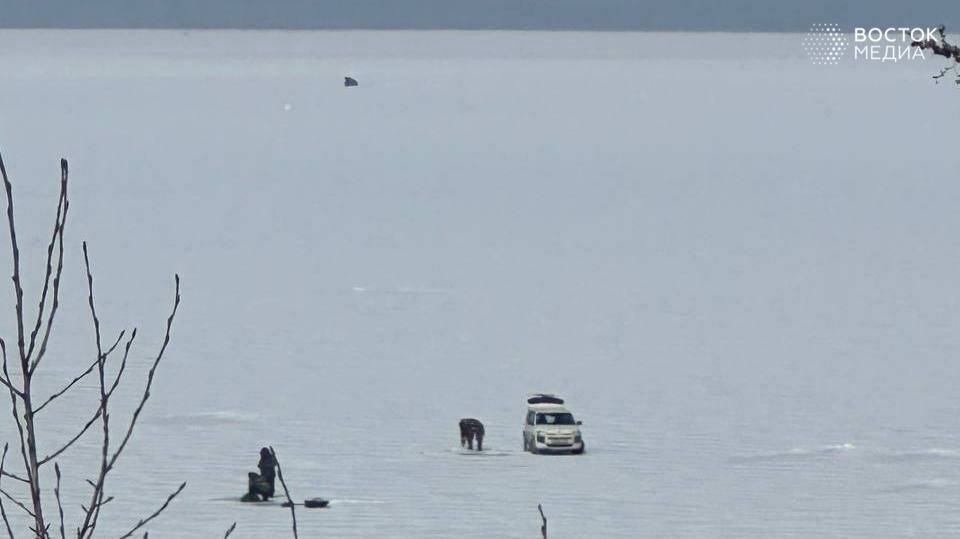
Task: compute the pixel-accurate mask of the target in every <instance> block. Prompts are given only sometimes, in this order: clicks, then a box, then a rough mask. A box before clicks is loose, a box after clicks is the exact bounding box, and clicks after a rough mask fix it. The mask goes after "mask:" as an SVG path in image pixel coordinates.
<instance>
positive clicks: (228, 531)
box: [223, 522, 237, 539]
mask: <svg viewBox="0 0 960 539" xmlns="http://www.w3.org/2000/svg"><path fill="white" fill-rule="evenodd" d="M235 529H237V523H236V522H234V523H233V524H231V525H230V527H229V528H227V533H225V534H223V539H227V538H228V537H230V534H231V533H233V530H235Z"/></svg>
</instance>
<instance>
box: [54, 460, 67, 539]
mask: <svg viewBox="0 0 960 539" xmlns="http://www.w3.org/2000/svg"><path fill="white" fill-rule="evenodd" d="M53 471H54V472H55V473H56V474H57V486H55V487H54V488H53V495H54V496H55V497H56V498H57V510H58V511H59V512H60V539H67V532H66V530H65V529H64V527H63V501H61V500H60V465H59V464H57V463H56V462H54V463H53Z"/></svg>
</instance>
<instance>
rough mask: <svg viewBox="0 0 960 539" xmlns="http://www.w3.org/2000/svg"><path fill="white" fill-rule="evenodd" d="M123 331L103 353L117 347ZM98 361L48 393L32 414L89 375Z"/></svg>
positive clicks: (105, 353) (107, 352) (38, 411)
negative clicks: (52, 392)
mask: <svg viewBox="0 0 960 539" xmlns="http://www.w3.org/2000/svg"><path fill="white" fill-rule="evenodd" d="M125 333H126V331H125V330H124V331H121V332H120V334H119V335H117V340H116V341H114V343H113V345H112V346H111V347H110V348H109V349H108V350H107V351H106V352H104V355H107V356H109V355H110V353H111V352H113V350H114V349H115V348H116V347H117V345H118V344H120V339H122V338H123V335H124V334H125ZM99 362H100V358H97V359H96V360H94V362H93V363H91V364H90V366H89V367H87V370H85V371H83V372H82V373H80V375H79V376H77V377H76V378H74V379H73V380H71V381H70V383H69V384H67V385H66V386H64V387H63V389H61V390H60V391H57V392H56V393H54V394H53V395H50V397H48V398H47V400H45V401H43V404H41V405H40V406H37V407H36V409H34V410H33V413H34V415H36V414H38V413H40V410H43V409H44V408H46V406H47V405H48V404H50V403H51V402H53V401H54V399H57V398H59V397H60V396H62V395H63V394H64V393H66V392H67V391H69V390H70V388H72V387H73V386H74V385H76V383H77V382H79V381H80V380H83V379H84V378H86V377H87V375H89V374H90V373H91V372H93V368H94V367H96V366H97V363H99Z"/></svg>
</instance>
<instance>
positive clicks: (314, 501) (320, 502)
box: [282, 498, 330, 509]
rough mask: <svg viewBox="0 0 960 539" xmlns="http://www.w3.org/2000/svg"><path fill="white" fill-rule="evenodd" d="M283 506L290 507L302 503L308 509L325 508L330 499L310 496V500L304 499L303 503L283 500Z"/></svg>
mask: <svg viewBox="0 0 960 539" xmlns="http://www.w3.org/2000/svg"><path fill="white" fill-rule="evenodd" d="M282 505H283V507H290V506H292V505H302V506H304V507H306V508H308V509H316V508H323V507H326V506H328V505H330V500H324V499H323V498H310V499H309V500H303V503H298V504H293V503H291V502H283V504H282Z"/></svg>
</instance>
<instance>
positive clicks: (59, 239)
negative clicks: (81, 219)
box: [27, 159, 70, 373]
mask: <svg viewBox="0 0 960 539" xmlns="http://www.w3.org/2000/svg"><path fill="white" fill-rule="evenodd" d="M69 208H70V202H69V201H68V200H67V160H66V159H61V160H60V200H59V201H58V202H57V218H56V221H55V222H54V225H53V234H52V235H51V237H50V243H49V245H47V269H46V275H45V276H44V279H43V292H42V293H41V295H40V306H39V308H38V309H37V322H36V326H34V329H33V331H32V332H31V333H30V348H29V350H28V351H27V358H28V359H29V358H30V357H32V355H33V350H34V345H35V344H36V343H37V333H38V332H39V331H40V325H41V323H42V321H43V309H44V305H45V303H46V300H47V291H48V290H49V286H50V273H51V271H52V267H51V260H52V259H53V249H54V245H55V244H57V243H59V244H60V247H59V249H58V252H57V272H56V274H55V275H54V277H53V304H52V305H51V307H50V315H49V316H48V317H47V325H46V330H45V331H44V335H43V339H41V342H40V348H39V350H37V356H36V357H35V358H33V361H32V363H31V365H30V372H31V373H33V372H34V371H35V370H36V369H37V365H39V364H40V360H41V359H43V356H44V354H45V353H46V351H47V342H48V341H49V339H50V330H51V328H53V319H54V318H55V317H56V315H57V307H59V305H60V276H61V275H62V274H63V230H64V228H65V227H66V224H67V210H69Z"/></svg>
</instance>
